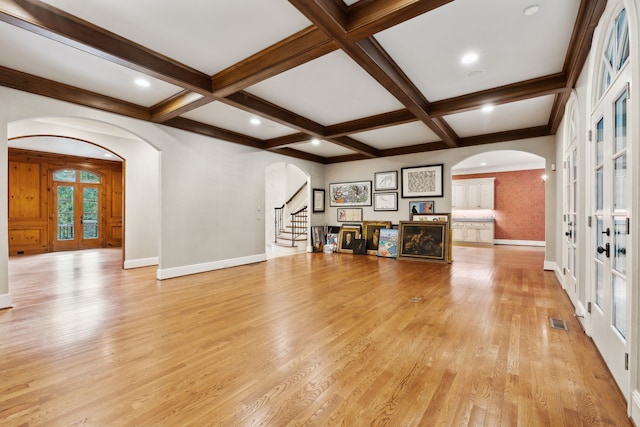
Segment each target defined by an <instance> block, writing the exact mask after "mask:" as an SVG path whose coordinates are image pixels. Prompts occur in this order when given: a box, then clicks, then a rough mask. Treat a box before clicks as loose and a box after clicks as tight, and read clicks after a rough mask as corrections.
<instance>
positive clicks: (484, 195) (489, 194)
mask: <svg viewBox="0 0 640 427" xmlns="http://www.w3.org/2000/svg"><path fill="white" fill-rule="evenodd" d="M493 198H494V193H493V181H492V182H488V183H481V184H478V207H479V208H480V209H493V206H494V203H493Z"/></svg>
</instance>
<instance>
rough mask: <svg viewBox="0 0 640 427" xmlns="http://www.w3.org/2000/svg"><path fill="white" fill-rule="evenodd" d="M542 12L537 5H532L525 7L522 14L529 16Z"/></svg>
mask: <svg viewBox="0 0 640 427" xmlns="http://www.w3.org/2000/svg"><path fill="white" fill-rule="evenodd" d="M539 10H540V6H538V5H537V4H532V5H531V6H528V7H525V8H524V10H523V11H522V13H524V14H525V15H527V16H531V15H535V14H536V13H538V11H539Z"/></svg>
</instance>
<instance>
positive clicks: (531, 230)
mask: <svg viewBox="0 0 640 427" xmlns="http://www.w3.org/2000/svg"><path fill="white" fill-rule="evenodd" d="M552 169H553V167H552ZM545 170H546V160H545V159H544V158H543V157H541V156H539V155H537V154H532V153H528V152H525V151H519V150H496V151H487V152H484V153H480V154H476V155H472V156H469V157H467V158H465V159H463V160H461V161H460V162H458V163H457V164H455V165H454V166H453V167H452V168H451V182H452V186H453V185H455V183H456V181H458V180H477V179H485V178H486V179H493V203H492V205H493V208H491V209H488V208H486V207H474V206H465V207H464V208H463V209H457V208H456V207H453V209H452V217H453V218H455V219H456V220H459V221H462V220H464V219H466V220H473V221H478V222H479V223H484V222H486V224H487V225H490V224H493V227H494V238H493V241H494V244H505V245H526V246H545V240H546V227H547V224H546V221H545V212H546V202H545V197H546V188H545V187H546V181H547V176H546V175H545V173H546V172H545ZM452 193H453V189H452ZM452 205H454V206H455V201H454V202H453V203H452ZM454 235H455V233H454Z"/></svg>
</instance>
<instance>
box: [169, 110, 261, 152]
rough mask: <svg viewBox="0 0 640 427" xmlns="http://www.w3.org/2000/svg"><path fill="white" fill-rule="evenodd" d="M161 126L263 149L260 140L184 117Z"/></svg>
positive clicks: (176, 118)
mask: <svg viewBox="0 0 640 427" xmlns="http://www.w3.org/2000/svg"><path fill="white" fill-rule="evenodd" d="M163 124H164V125H166V126H170V127H172V128H176V129H182V130H185V131H188V132H193V133H197V134H200V135H204V136H209V137H211V138H216V139H221V140H223V141H227V142H233V143H236V144H240V145H245V146H247V147H252V148H260V149H264V143H263V142H262V140H261V139H258V138H252V137H250V136H246V135H243V134H240V133H237V132H232V131H229V130H226V129H222V128H219V127H216V126H212V125H208V124H205V123H201V122H197V121H195V120H190V119H185V118H184V117H175V118H173V119H171V120H167V121H166V122H164V123H163Z"/></svg>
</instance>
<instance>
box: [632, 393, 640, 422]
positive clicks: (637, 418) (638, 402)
mask: <svg viewBox="0 0 640 427" xmlns="http://www.w3.org/2000/svg"><path fill="white" fill-rule="evenodd" d="M631 421H633V423H634V425H637V426H638V425H640V391H638V390H633V392H632V393H631Z"/></svg>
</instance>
